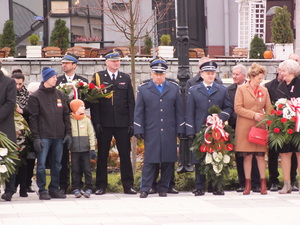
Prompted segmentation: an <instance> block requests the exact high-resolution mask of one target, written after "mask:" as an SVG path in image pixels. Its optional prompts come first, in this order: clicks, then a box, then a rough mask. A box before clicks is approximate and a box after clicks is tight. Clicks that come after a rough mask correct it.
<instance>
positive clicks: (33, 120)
mask: <svg viewBox="0 0 300 225" xmlns="http://www.w3.org/2000/svg"><path fill="white" fill-rule="evenodd" d="M56 74H57V73H56V71H55V70H54V69H52V68H50V67H44V68H43V70H42V77H43V81H42V82H41V85H40V87H39V89H38V90H37V91H35V92H34V93H33V94H31V95H30V96H29V99H28V109H29V112H30V129H31V132H32V135H33V139H34V143H33V145H34V149H35V151H36V152H37V171H36V175H37V185H38V187H39V195H40V197H39V198H40V200H50V199H51V198H66V195H65V194H63V193H61V192H60V191H59V190H58V187H59V172H60V170H61V158H62V153H63V143H66V144H68V145H69V146H70V145H71V141H72V139H71V124H70V116H69V107H68V105H67V101H66V97H65V94H64V93H63V92H61V91H60V90H58V89H56V87H55V85H56V81H57V76H56ZM50 149H51V151H50ZM48 153H49V154H51V156H50V157H49V158H50V165H51V181H50V184H49V192H48V190H47V189H46V187H45V186H46V172H45V170H46V159H47V155H48Z"/></svg>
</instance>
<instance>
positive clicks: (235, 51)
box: [232, 48, 249, 58]
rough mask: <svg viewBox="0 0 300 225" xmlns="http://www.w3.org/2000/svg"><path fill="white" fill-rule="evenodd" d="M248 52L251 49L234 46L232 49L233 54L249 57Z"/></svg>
mask: <svg viewBox="0 0 300 225" xmlns="http://www.w3.org/2000/svg"><path fill="white" fill-rule="evenodd" d="M248 52H249V50H248V49H246V48H234V49H233V50H232V56H238V57H243V58H248Z"/></svg>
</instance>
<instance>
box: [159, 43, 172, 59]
mask: <svg viewBox="0 0 300 225" xmlns="http://www.w3.org/2000/svg"><path fill="white" fill-rule="evenodd" d="M157 54H158V56H161V57H163V58H173V57H174V46H158V52H157Z"/></svg>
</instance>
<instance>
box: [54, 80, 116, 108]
mask: <svg viewBox="0 0 300 225" xmlns="http://www.w3.org/2000/svg"><path fill="white" fill-rule="evenodd" d="M110 86H111V85H109V86H105V85H104V84H101V85H100V86H99V87H98V86H96V85H95V84H93V83H89V84H88V83H86V82H84V81H82V80H73V81H72V82H69V83H60V84H59V85H58V86H57V87H56V88H57V89H59V90H61V91H62V92H63V93H65V95H66V96H67V97H68V99H69V100H72V99H78V98H79V99H82V100H85V101H88V102H91V103H95V102H98V100H99V98H111V97H112V95H113V91H110V92H108V91H107V89H108V88H109V87H110Z"/></svg>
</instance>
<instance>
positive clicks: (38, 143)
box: [33, 138, 43, 152]
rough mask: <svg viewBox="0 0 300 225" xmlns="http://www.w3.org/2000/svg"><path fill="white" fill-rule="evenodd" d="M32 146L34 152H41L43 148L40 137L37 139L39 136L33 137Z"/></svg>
mask: <svg viewBox="0 0 300 225" xmlns="http://www.w3.org/2000/svg"><path fill="white" fill-rule="evenodd" d="M33 147H34V150H35V151H36V152H41V151H42V150H43V144H42V142H41V139H39V138H37V139H34V141H33Z"/></svg>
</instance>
